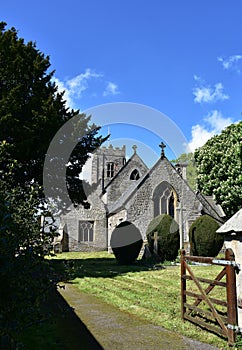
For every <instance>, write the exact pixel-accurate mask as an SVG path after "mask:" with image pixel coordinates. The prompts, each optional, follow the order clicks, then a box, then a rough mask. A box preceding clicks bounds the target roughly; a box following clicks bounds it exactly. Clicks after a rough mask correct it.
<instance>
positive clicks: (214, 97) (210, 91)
mask: <svg viewBox="0 0 242 350" xmlns="http://www.w3.org/2000/svg"><path fill="white" fill-rule="evenodd" d="M194 79H195V80H196V81H199V80H200V78H199V77H197V76H196V75H195V76H194ZM223 89H224V87H223V84H222V83H217V84H215V85H214V87H213V88H211V87H210V86H201V87H195V88H194V89H193V95H194V96H195V97H194V102H196V103H202V102H206V103H212V102H216V101H223V100H228V99H229V96H228V95H226V94H224V92H223Z"/></svg>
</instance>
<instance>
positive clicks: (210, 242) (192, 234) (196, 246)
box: [189, 215, 224, 257]
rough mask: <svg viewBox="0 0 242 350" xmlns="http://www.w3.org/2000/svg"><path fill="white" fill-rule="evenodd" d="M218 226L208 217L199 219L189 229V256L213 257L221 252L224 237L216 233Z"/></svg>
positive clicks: (204, 216)
mask: <svg viewBox="0 0 242 350" xmlns="http://www.w3.org/2000/svg"><path fill="white" fill-rule="evenodd" d="M218 228H219V224H218V223H217V222H216V221H215V220H214V219H213V218H211V217H210V216H208V215H203V216H201V217H199V218H198V219H197V220H196V221H195V222H194V223H193V224H192V225H191V227H190V229H189V240H190V245H191V255H198V256H212V257H215V256H216V255H217V254H218V253H219V251H220V250H221V248H222V246H223V242H224V237H223V235H221V234H218V233H216V230H217V229H218Z"/></svg>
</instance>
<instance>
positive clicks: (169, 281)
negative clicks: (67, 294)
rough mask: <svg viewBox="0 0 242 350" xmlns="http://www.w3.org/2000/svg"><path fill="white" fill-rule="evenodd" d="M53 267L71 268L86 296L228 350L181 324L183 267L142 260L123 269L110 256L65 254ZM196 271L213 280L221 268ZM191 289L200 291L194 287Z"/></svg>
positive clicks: (222, 343) (213, 337) (204, 333)
mask: <svg viewBox="0 0 242 350" xmlns="http://www.w3.org/2000/svg"><path fill="white" fill-rule="evenodd" d="M53 263H54V264H55V265H56V267H57V268H59V269H60V270H61V267H63V266H64V267H66V266H68V268H69V270H70V278H71V280H72V282H73V283H74V285H75V286H76V288H78V289H80V290H81V291H82V292H85V293H87V294H92V295H95V296H96V297H98V298H100V299H101V300H104V301H105V302H106V303H109V304H112V305H114V306H116V307H118V308H119V309H121V310H125V311H128V312H129V313H131V314H134V315H136V316H138V317H140V318H142V319H145V320H148V321H149V322H151V323H153V324H155V325H159V326H162V327H165V328H167V329H169V330H171V331H175V332H178V333H180V334H182V335H185V336H188V337H191V338H193V339H196V340H199V341H202V342H207V343H209V344H213V345H216V346H217V347H220V348H223V349H226V348H227V342H226V340H223V339H221V338H220V337H218V336H217V335H214V334H211V333H209V332H207V331H204V330H202V329H200V328H199V327H197V326H195V325H193V324H191V323H190V322H187V321H186V322H183V321H182V320H181V301H180V300H181V297H180V267H179V266H170V267H168V266H166V267H165V268H160V269H157V270H154V269H152V268H150V267H149V266H146V265H145V264H144V262H142V261H140V260H139V261H137V262H136V263H135V264H134V265H131V266H121V265H118V264H117V262H116V259H115V258H114V256H113V255H110V254H108V253H106V252H100V253H62V254H59V255H57V256H56V257H55V258H53ZM193 270H194V271H195V272H196V274H197V275H201V276H203V277H205V278H211V279H213V278H215V277H216V276H217V274H218V273H219V271H220V270H221V267H219V266H202V267H198V266H194V267H193ZM63 278H64V277H63ZM188 283H191V282H188ZM188 288H189V290H194V291H196V287H194V286H193V285H192V284H191V285H189V286H188ZM212 293H213V294H211V296H214V297H216V296H219V297H220V298H221V295H222V293H223V291H222V290H221V289H218V287H216V288H215V290H214V291H213V292H212ZM224 296H225V295H224Z"/></svg>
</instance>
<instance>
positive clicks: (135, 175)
mask: <svg viewBox="0 0 242 350" xmlns="http://www.w3.org/2000/svg"><path fill="white" fill-rule="evenodd" d="M139 178H140V176H139V172H138V170H137V169H134V170H133V171H132V173H131V175H130V180H138V179H139Z"/></svg>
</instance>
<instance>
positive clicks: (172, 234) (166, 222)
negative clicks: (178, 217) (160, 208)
mask: <svg viewBox="0 0 242 350" xmlns="http://www.w3.org/2000/svg"><path fill="white" fill-rule="evenodd" d="M155 232H157V234H158V252H157V253H158V256H159V257H160V259H161V262H164V261H165V260H168V261H173V260H175V259H176V257H177V254H178V249H179V242H180V235H179V226H178V224H177V222H176V221H175V220H174V219H173V218H172V217H171V216H170V215H167V214H162V215H159V216H156V217H155V218H154V219H153V220H152V221H151V222H150V224H149V226H148V229H147V240H148V244H149V249H150V251H151V252H152V253H153V252H154V239H153V237H154V233H155Z"/></svg>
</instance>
